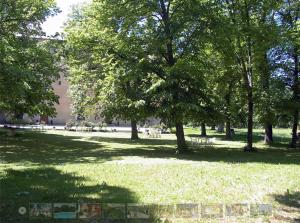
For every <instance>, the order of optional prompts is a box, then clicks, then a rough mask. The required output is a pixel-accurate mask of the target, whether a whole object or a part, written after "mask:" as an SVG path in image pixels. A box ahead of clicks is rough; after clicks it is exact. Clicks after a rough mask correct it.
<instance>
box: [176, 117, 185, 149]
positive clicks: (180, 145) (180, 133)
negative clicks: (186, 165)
mask: <svg viewBox="0 0 300 223" xmlns="http://www.w3.org/2000/svg"><path fill="white" fill-rule="evenodd" d="M176 137H177V153H186V152H188V147H187V145H186V142H185V138H184V130H183V124H182V122H180V121H179V122H176Z"/></svg>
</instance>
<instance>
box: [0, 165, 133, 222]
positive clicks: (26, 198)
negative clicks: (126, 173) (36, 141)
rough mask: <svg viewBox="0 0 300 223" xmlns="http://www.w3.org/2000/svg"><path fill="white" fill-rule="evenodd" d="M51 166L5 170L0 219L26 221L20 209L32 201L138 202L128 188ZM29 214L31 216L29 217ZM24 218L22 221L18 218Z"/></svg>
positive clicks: (1, 185) (2, 182) (1, 190)
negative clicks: (89, 180)
mask: <svg viewBox="0 0 300 223" xmlns="http://www.w3.org/2000/svg"><path fill="white" fill-rule="evenodd" d="M85 180H87V178H86V177H83V176H76V175H74V174H72V173H65V172H62V171H60V170H57V169H55V168H52V167H47V168H34V169H33V168H28V169H23V170H12V169H9V170H6V171H5V174H4V175H3V176H2V178H1V181H0V201H1V202H0V222H16V220H18V222H22V219H23V220H24V222H26V221H25V220H26V215H25V216H21V215H19V214H18V208H19V207H21V206H25V207H28V204H29V203H30V202H32V203H54V202H58V203H72V202H73V203H77V202H79V203H80V202H91V203H137V202H138V198H137V196H136V195H135V193H134V192H132V191H130V190H129V189H127V188H124V187H119V186H112V185H107V184H106V183H104V182H95V183H94V184H93V185H85V184H84V182H85ZM27 217H28V216H27ZM20 219H21V221H19V220H20Z"/></svg>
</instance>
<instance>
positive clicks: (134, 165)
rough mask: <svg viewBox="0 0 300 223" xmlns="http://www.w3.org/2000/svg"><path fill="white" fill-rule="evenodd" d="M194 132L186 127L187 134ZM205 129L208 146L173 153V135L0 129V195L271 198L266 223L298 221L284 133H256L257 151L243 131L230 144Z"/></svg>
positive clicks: (295, 164) (294, 158)
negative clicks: (266, 136) (267, 138)
mask: <svg viewBox="0 0 300 223" xmlns="http://www.w3.org/2000/svg"><path fill="white" fill-rule="evenodd" d="M198 133H199V131H198V130H195V129H186V135H187V137H186V139H187V140H188V141H189V137H188V136H192V135H197V134H198ZM208 134H209V136H210V137H215V138H216V141H215V145H214V148H195V152H194V153H192V154H189V155H175V137H174V135H163V137H162V139H141V140H139V141H136V142H133V141H131V140H129V139H128V138H129V136H130V135H129V133H78V132H66V131H46V132H38V131H20V132H18V135H17V136H16V137H7V136H6V135H5V132H4V131H3V130H2V131H0V152H1V164H0V179H1V184H0V188H1V190H0V200H2V201H10V200H14V201H15V202H28V201H31V202H72V201H99V199H101V201H102V202H128V203H170V204H176V203H222V204H232V203H272V204H273V205H274V207H275V208H276V213H275V216H273V217H272V222H273V221H276V222H277V221H278V222H289V221H291V222H293V221H296V220H295V219H297V218H299V219H300V216H299V213H300V151H299V150H291V149H287V144H288V142H289V138H290V130H283V129H280V130H278V129H275V130H274V134H275V140H276V142H277V143H276V144H274V145H273V146H265V145H264V144H263V143H262V139H263V135H262V131H261V130H256V131H255V136H254V142H255V147H257V148H258V152H257V153H245V152H243V151H242V147H243V146H244V144H245V140H246V132H245V130H236V136H235V138H234V140H233V141H226V140H225V139H224V136H223V135H221V134H216V133H215V132H214V131H208ZM279 208H283V210H279ZM242 222H243V221H242Z"/></svg>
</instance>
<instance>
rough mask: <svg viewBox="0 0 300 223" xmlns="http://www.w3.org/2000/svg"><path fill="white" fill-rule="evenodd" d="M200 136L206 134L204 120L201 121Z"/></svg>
mask: <svg viewBox="0 0 300 223" xmlns="http://www.w3.org/2000/svg"><path fill="white" fill-rule="evenodd" d="M201 136H207V135H206V126H205V123H204V122H201Z"/></svg>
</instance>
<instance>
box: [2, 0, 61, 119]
mask: <svg viewBox="0 0 300 223" xmlns="http://www.w3.org/2000/svg"><path fill="white" fill-rule="evenodd" d="M56 12H57V8H56V7H55V2H54V1H53V0H47V1H44V0H37V1H35V0H17V1H6V0H4V1H1V2H0V110H2V111H5V112H6V113H7V114H8V115H10V116H13V117H17V116H21V115H22V114H23V113H28V114H29V115H37V114H41V115H43V114H45V115H53V114H54V113H55V110H54V108H53V105H54V103H55V102H57V97H56V96H55V94H54V93H53V89H52V86H51V85H52V83H53V81H54V80H55V79H56V78H57V77H58V69H57V67H56V64H55V62H56V60H55V57H54V56H53V53H52V52H51V50H53V49H51V46H50V43H49V41H47V40H43V39H41V37H42V36H43V35H44V33H43V32H42V30H41V23H42V22H44V21H45V19H46V18H47V17H48V16H51V15H53V14H55V13H56ZM54 44H56V43H54Z"/></svg>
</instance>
